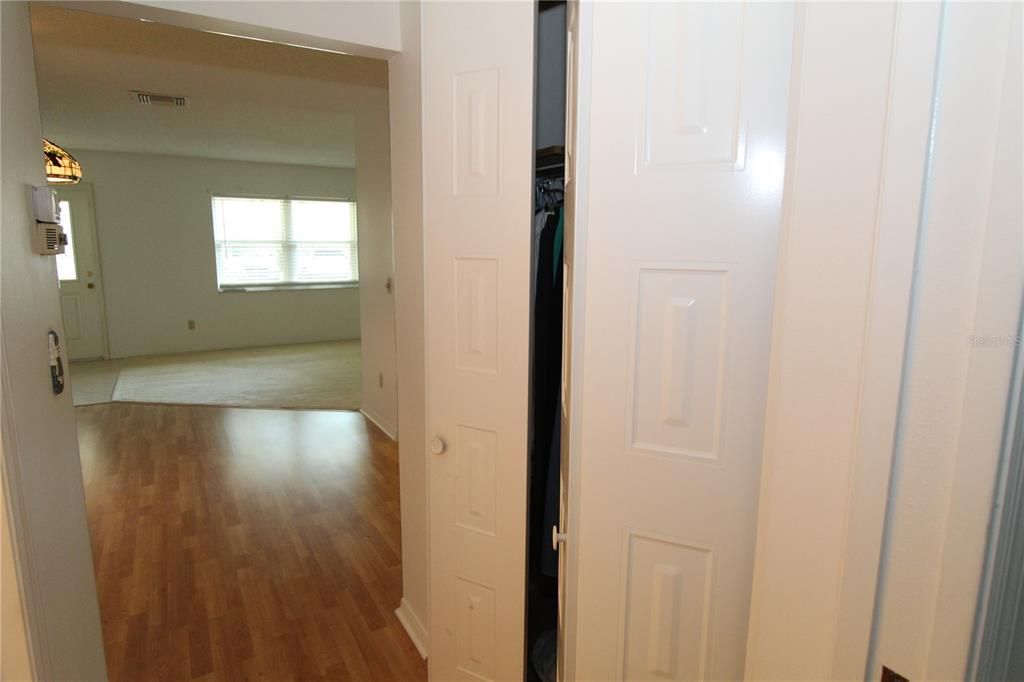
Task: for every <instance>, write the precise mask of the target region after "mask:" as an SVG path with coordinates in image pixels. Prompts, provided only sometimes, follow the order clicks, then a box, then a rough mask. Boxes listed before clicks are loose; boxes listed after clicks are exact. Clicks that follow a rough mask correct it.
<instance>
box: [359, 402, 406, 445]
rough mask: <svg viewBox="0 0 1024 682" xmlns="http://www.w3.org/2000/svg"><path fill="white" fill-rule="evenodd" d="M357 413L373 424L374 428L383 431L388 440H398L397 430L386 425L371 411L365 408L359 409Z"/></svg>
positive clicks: (384, 421) (383, 420)
mask: <svg viewBox="0 0 1024 682" xmlns="http://www.w3.org/2000/svg"><path fill="white" fill-rule="evenodd" d="M359 411H360V412H361V413H362V415H363V416H364V417H366V418H367V419H369V420H370V421H371V422H373V424H374V426H376V427H377V428H378V429H380V430H381V431H383V432H384V434H385V435H386V436H387V437H388V438H390V439H391V440H393V441H397V440H398V429H396V428H395V427H394V426H391V425H390V424H388V423H387V421H386V420H385V419H383V418H382V417H381V416H380V415H378V414H375V413H374V412H373V411H372V410H370V409H369V408H366V407H360V408H359Z"/></svg>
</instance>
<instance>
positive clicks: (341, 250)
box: [213, 196, 359, 290]
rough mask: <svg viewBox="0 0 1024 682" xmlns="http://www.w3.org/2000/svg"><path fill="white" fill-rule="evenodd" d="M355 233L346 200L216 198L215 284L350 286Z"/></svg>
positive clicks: (355, 265)
mask: <svg viewBox="0 0 1024 682" xmlns="http://www.w3.org/2000/svg"><path fill="white" fill-rule="evenodd" d="M356 233H357V231H356V205H355V204H354V203H352V202H349V201H333V200H313V199H267V198H248V197H225V196H215V197H213V236H214V244H215V247H216V251H217V286H218V287H219V288H220V289H221V290H225V289H245V288H259V287H270V288H273V287H287V286H302V285H317V284H354V283H356V282H358V281H359V258H358V249H357V247H356Z"/></svg>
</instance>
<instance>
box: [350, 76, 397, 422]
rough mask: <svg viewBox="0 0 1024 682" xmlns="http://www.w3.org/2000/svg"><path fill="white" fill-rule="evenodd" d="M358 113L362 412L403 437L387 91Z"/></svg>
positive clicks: (370, 92)
mask: <svg viewBox="0 0 1024 682" xmlns="http://www.w3.org/2000/svg"><path fill="white" fill-rule="evenodd" d="M361 91H362V94H361V96H360V97H359V99H358V102H357V103H356V105H355V111H356V198H357V200H358V202H359V226H360V230H359V239H360V244H359V279H360V286H359V310H360V329H361V334H362V338H363V344H362V349H363V354H362V361H363V407H362V410H363V413H364V414H366V415H367V416H368V417H370V418H371V419H372V420H373V421H374V422H376V423H377V425H378V426H380V427H381V428H382V429H383V430H384V431H385V432H386V433H387V434H388V435H390V436H391V437H392V438H397V437H398V381H397V376H396V370H395V363H396V360H395V296H394V293H393V292H394V288H393V287H392V290H391V291H388V288H387V280H388V278H390V277H392V276H393V275H394V271H395V270H394V267H395V266H394V254H393V250H392V225H391V223H392V218H391V156H390V145H389V142H388V140H389V130H388V93H387V91H386V90H383V89H378V88H362V89H361Z"/></svg>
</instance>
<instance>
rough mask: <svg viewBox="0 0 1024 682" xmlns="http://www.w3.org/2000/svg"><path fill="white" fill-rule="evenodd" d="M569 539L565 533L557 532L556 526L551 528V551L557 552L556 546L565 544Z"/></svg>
mask: <svg viewBox="0 0 1024 682" xmlns="http://www.w3.org/2000/svg"><path fill="white" fill-rule="evenodd" d="M568 539H569V536H568V535H567V534H565V533H559V532H558V526H551V549H553V550H555V551H556V552H557V551H558V546H559V545H562V544H565V541H566V540H568Z"/></svg>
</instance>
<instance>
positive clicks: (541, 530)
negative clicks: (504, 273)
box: [525, 0, 567, 682]
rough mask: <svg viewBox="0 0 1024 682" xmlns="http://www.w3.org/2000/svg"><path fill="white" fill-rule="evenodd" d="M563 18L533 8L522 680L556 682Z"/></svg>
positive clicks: (549, 8) (552, 7)
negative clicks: (528, 349)
mask: <svg viewBox="0 0 1024 682" xmlns="http://www.w3.org/2000/svg"><path fill="white" fill-rule="evenodd" d="M566 18H567V6H566V3H565V1H564V0H561V1H546V0H545V1H541V2H538V4H537V27H536V41H535V49H536V55H535V62H534V63H535V69H536V73H535V80H534V88H535V92H534V148H535V150H536V155H535V160H536V162H535V165H534V198H533V209H534V213H533V221H532V225H531V227H530V229H531V230H532V232H531V242H530V243H531V250H530V256H531V258H530V264H531V267H530V293H531V296H530V320H531V328H530V436H529V452H530V454H529V476H528V495H529V496H528V505H527V514H528V516H527V538H528V542H527V567H526V570H527V591H526V648H527V651H526V656H527V660H526V666H525V667H526V679H527V680H528V681H530V682H549V681H553V680H555V677H556V660H557V657H558V656H557V654H558V652H557V642H558V637H557V627H558V557H557V545H556V544H555V542H554V539H553V534H554V530H553V529H554V527H555V526H557V525H558V517H559V477H560V472H559V465H560V461H561V456H560V452H561V428H560V415H561V377H562V315H563V289H564V267H563V263H564V257H565V255H564V234H565V230H564V216H563V209H564V198H565V130H566V120H565V105H566Z"/></svg>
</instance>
